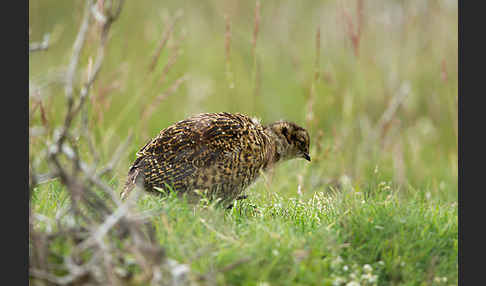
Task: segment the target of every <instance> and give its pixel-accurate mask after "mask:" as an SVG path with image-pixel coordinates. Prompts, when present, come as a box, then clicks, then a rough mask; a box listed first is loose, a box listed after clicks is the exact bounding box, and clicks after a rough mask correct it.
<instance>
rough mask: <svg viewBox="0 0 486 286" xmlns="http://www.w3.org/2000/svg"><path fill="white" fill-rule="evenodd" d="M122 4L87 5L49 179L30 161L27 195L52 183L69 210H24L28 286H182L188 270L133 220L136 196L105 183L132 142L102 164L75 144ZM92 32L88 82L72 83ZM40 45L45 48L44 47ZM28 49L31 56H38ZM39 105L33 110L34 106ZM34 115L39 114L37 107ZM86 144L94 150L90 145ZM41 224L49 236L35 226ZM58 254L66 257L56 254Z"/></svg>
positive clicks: (83, 133) (49, 151)
mask: <svg viewBox="0 0 486 286" xmlns="http://www.w3.org/2000/svg"><path fill="white" fill-rule="evenodd" d="M123 4H124V1H123V0H119V1H109V0H104V1H103V0H98V1H97V2H96V3H94V1H91V0H88V1H86V4H85V8H84V14H83V18H82V20H81V24H80V26H79V30H78V34H77V36H76V39H75V41H74V44H73V49H72V55H71V58H70V61H69V64H68V68H67V70H66V72H65V75H64V76H65V81H64V83H65V86H64V91H65V97H66V108H65V110H66V111H65V112H66V113H65V115H64V118H63V120H62V125H61V126H52V129H53V130H54V135H53V136H52V141H51V142H49V143H48V144H47V146H48V147H47V148H46V150H45V152H44V153H43V154H45V156H46V158H45V159H46V161H47V162H48V163H49V164H48V168H49V171H48V173H47V174H43V175H39V174H37V171H36V170H37V165H36V164H35V161H33V160H31V161H30V162H29V191H30V198H31V201H32V194H33V193H34V192H36V191H41V189H38V188H37V187H38V186H39V185H40V184H41V183H42V181H44V180H45V179H46V178H48V179H57V180H59V182H60V183H61V184H62V185H63V187H64V189H65V190H66V192H67V193H68V196H69V201H70V204H69V208H67V209H66V210H65V211H64V212H63V213H61V214H59V215H58V216H57V217H56V220H55V221H54V220H53V221H49V218H47V217H45V216H41V215H40V214H36V213H35V212H34V210H33V209H32V207H31V208H30V209H29V277H30V282H31V283H32V285H126V284H130V285H133V284H150V285H185V284H188V281H189V280H188V272H189V268H188V267H187V266H186V265H183V264H179V263H177V262H175V261H173V260H170V259H168V258H167V257H166V255H165V252H164V249H163V248H162V247H161V246H160V245H159V243H158V242H157V239H156V237H155V232H154V230H153V227H152V226H151V223H150V221H149V218H147V217H143V216H140V215H139V214H138V215H137V211H136V204H135V202H136V200H137V197H138V196H139V195H140V190H138V191H137V192H136V194H135V195H134V196H131V198H130V199H128V200H127V201H125V202H121V200H120V199H119V196H118V192H117V191H116V190H115V189H114V188H113V187H112V186H111V185H110V184H108V183H106V182H105V180H103V178H102V177H103V175H105V174H107V173H109V172H111V171H112V169H113V168H114V167H115V165H116V164H117V162H118V161H119V160H120V157H121V156H122V154H123V153H124V152H125V151H126V149H127V147H128V145H129V142H130V139H131V136H129V138H127V140H126V141H125V142H124V143H122V144H121V145H120V147H119V148H117V150H116V151H115V152H114V154H113V156H112V158H111V159H110V160H108V163H107V165H105V166H98V160H95V162H96V163H94V164H88V160H87V159H86V158H84V156H83V155H82V153H81V152H80V151H79V148H78V143H77V142H78V140H77V139H76V138H80V137H82V138H85V139H86V140H89V136H91V135H90V134H89V132H90V131H89V129H87V128H83V126H81V125H82V120H79V117H80V114H81V112H80V111H82V110H83V109H85V108H87V105H89V104H90V103H91V102H92V101H91V100H87V99H88V98H89V97H90V94H91V89H92V87H93V84H94V83H95V82H96V80H97V78H98V75H99V73H100V71H101V68H102V65H103V60H104V57H105V53H106V47H107V44H108V42H109V33H110V29H111V27H112V25H113V24H114V23H115V22H116V20H117V19H118V18H119V16H120V14H121V11H122V8H123ZM96 25H98V26H99V27H101V29H100V38H99V42H98V46H97V49H96V55H95V57H94V61H93V62H92V61H90V63H88V65H87V68H86V71H87V77H86V80H85V81H84V82H81V83H79V85H78V83H77V81H76V80H75V78H76V74H79V73H80V70H81V67H80V66H81V62H80V55H81V52H82V51H83V47H84V46H85V41H86V36H87V33H88V31H89V30H90V29H93V28H94V27H95V26H96ZM44 46H47V44H45V45H44ZM44 46H41V48H39V47H36V46H33V45H31V47H30V50H31V51H33V50H39V49H43V48H42V47H44ZM36 106H37V105H36ZM39 108H42V106H40V107H39ZM91 144H93V143H92V142H91ZM40 219H42V220H43V221H44V222H47V223H48V225H50V226H54V227H52V228H51V227H49V228H47V229H45V230H44V229H43V228H41V227H39V220H40ZM59 248H63V249H68V251H67V252H66V251H61V252H60V251H59V250H58V249H59Z"/></svg>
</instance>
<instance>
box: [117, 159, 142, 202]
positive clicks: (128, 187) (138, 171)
mask: <svg viewBox="0 0 486 286" xmlns="http://www.w3.org/2000/svg"><path fill="white" fill-rule="evenodd" d="M137 161H138V160H137ZM143 183H144V173H143V168H142V166H140V165H139V164H137V162H135V164H133V166H132V167H131V168H130V170H129V171H128V176H127V182H126V183H125V186H124V187H123V191H122V192H121V194H120V196H121V199H122V200H125V199H126V198H127V197H128V195H129V194H130V192H131V191H132V190H133V189H134V188H135V186H137V185H138V186H140V187H143Z"/></svg>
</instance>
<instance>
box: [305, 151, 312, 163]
mask: <svg viewBox="0 0 486 286" xmlns="http://www.w3.org/2000/svg"><path fill="white" fill-rule="evenodd" d="M304 159H306V160H307V161H309V162H310V160H311V158H310V156H309V154H308V153H304Z"/></svg>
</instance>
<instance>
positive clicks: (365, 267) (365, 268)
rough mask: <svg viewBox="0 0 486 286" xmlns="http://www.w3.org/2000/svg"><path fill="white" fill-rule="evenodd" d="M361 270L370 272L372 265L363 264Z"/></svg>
mask: <svg viewBox="0 0 486 286" xmlns="http://www.w3.org/2000/svg"><path fill="white" fill-rule="evenodd" d="M363 270H364V272H366V273H371V272H372V271H373V267H371V265H369V264H365V265H364V266H363Z"/></svg>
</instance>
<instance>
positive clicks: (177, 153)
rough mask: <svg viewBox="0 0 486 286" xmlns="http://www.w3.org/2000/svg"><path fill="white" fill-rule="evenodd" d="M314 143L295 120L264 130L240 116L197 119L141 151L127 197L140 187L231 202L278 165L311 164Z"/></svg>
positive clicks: (169, 131)
mask: <svg viewBox="0 0 486 286" xmlns="http://www.w3.org/2000/svg"><path fill="white" fill-rule="evenodd" d="M309 141H310V140H309V133H308V132H307V131H306V130H305V129H304V128H302V127H300V126H298V125H297V124H295V123H293V122H289V121H277V122H274V123H272V124H269V125H265V126H263V125H261V124H260V123H259V122H258V121H257V120H255V119H251V118H250V117H248V116H246V115H243V114H239V113H236V114H231V113H226V112H223V113H204V114H199V115H195V116H193V117H190V118H188V119H185V120H182V121H179V122H177V123H175V124H173V125H171V126H169V127H167V128H165V129H163V130H162V131H160V133H159V135H158V136H157V137H155V138H154V139H152V140H150V141H149V142H148V143H147V144H146V145H145V146H144V147H143V148H142V149H140V151H138V152H137V158H136V159H135V162H134V163H133V165H132V166H131V167H130V169H129V171H128V179H127V182H126V184H125V188H124V190H123V192H122V198H126V197H127V196H128V194H129V193H130V191H131V190H132V189H133V188H134V187H135V185H136V184H137V185H139V186H141V187H144V188H145V190H147V191H149V192H157V193H158V191H157V189H156V188H159V189H163V190H165V191H170V189H172V190H176V191H177V192H178V194H183V193H187V194H188V197H189V198H195V199H197V198H199V196H198V195H197V194H196V192H193V191H194V190H203V191H206V195H207V196H208V198H210V199H216V198H219V199H221V200H222V202H223V203H225V204H229V203H231V202H232V201H233V200H234V199H236V198H237V197H238V196H239V195H240V194H241V193H242V192H243V191H244V190H245V188H246V187H248V186H249V185H250V184H251V183H253V182H254V181H255V180H256V179H257V178H258V176H259V175H260V171H265V170H267V169H269V168H270V167H272V166H273V165H274V164H275V163H277V162H282V161H285V160H289V159H293V158H304V159H306V160H308V161H310V160H311V159H310V156H309Z"/></svg>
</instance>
